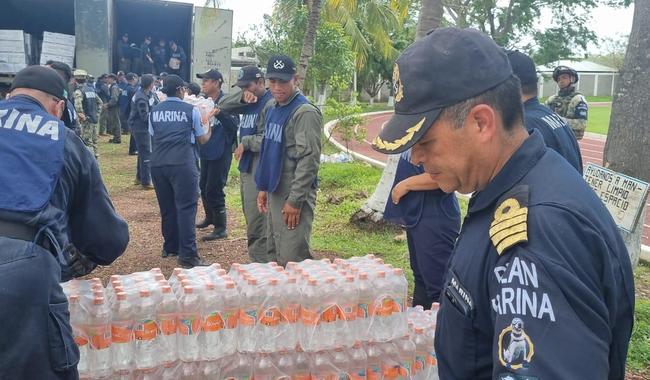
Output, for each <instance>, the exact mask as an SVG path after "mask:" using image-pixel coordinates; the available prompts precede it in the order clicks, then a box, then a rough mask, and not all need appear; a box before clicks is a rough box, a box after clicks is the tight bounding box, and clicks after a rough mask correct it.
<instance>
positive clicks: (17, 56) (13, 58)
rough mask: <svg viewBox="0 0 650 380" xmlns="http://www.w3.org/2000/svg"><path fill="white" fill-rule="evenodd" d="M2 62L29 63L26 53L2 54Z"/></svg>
mask: <svg viewBox="0 0 650 380" xmlns="http://www.w3.org/2000/svg"><path fill="white" fill-rule="evenodd" d="M0 62H5V63H22V64H25V63H27V60H26V59H25V53H2V52H0Z"/></svg>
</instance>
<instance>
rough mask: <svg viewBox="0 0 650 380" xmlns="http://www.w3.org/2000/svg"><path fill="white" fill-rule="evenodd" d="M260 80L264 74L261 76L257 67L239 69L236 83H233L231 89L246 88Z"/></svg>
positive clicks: (249, 66) (260, 71) (250, 66)
mask: <svg viewBox="0 0 650 380" xmlns="http://www.w3.org/2000/svg"><path fill="white" fill-rule="evenodd" d="M260 78H264V74H262V70H260V68H259V67H257V66H255V65H248V66H244V67H242V68H241V69H239V73H238V74H237V83H235V84H234V85H233V87H235V86H237V87H246V86H248V84H249V83H251V82H255V81H256V80H258V79H260Z"/></svg>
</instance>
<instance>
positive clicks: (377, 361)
mask: <svg viewBox="0 0 650 380" xmlns="http://www.w3.org/2000/svg"><path fill="white" fill-rule="evenodd" d="M366 355H367V356H368V365H367V367H366V368H367V370H366V376H367V379H368V380H381V378H382V364H383V358H382V352H381V349H380V348H379V344H378V343H368V344H367V345H366Z"/></svg>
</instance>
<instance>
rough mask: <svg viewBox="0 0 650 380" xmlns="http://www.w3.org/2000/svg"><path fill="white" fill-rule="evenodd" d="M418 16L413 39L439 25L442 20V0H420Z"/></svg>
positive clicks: (417, 38)
mask: <svg viewBox="0 0 650 380" xmlns="http://www.w3.org/2000/svg"><path fill="white" fill-rule="evenodd" d="M421 1H422V2H421V5H420V16H419V18H418V28H417V29H416V31H415V39H416V40H419V39H420V38H422V37H424V36H426V35H427V33H428V32H429V31H430V30H432V29H436V28H437V27H438V26H440V21H441V20H442V1H441V0H421Z"/></svg>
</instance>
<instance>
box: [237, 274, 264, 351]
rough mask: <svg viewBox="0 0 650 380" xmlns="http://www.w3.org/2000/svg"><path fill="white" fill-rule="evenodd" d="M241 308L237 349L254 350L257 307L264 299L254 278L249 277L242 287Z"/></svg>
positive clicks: (257, 317) (256, 337)
mask: <svg viewBox="0 0 650 380" xmlns="http://www.w3.org/2000/svg"><path fill="white" fill-rule="evenodd" d="M242 293H243V294H242V309H241V313H240V318H239V337H240V340H239V351H241V352H255V351H256V349H257V340H258V338H259V337H258V336H256V334H255V332H256V326H257V323H258V321H259V314H258V313H259V308H260V306H261V305H262V301H263V300H264V293H262V292H261V291H260V287H259V286H258V281H257V279H256V278H249V279H248V281H247V283H246V285H245V287H243V288H242Z"/></svg>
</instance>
